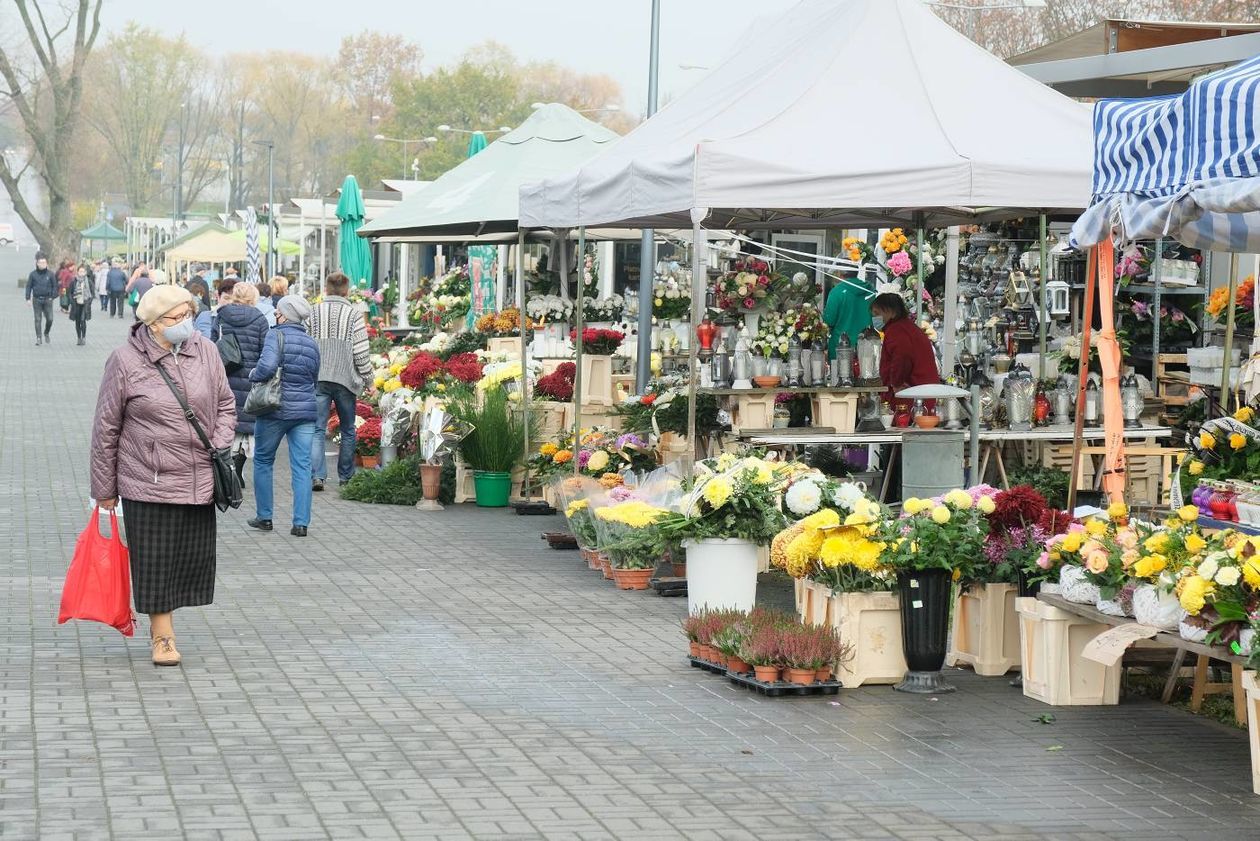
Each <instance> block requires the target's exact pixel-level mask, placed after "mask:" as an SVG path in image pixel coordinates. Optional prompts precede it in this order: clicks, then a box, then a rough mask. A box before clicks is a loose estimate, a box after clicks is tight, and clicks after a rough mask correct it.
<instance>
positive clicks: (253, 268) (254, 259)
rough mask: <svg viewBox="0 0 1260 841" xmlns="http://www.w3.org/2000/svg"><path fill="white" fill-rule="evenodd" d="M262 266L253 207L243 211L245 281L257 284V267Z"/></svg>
mask: <svg viewBox="0 0 1260 841" xmlns="http://www.w3.org/2000/svg"><path fill="white" fill-rule="evenodd" d="M261 265H262V252H261V251H260V250H259V248H258V214H257V213H256V212H254V208H253V205H251V206H250V207H248V208H246V210H245V281H246V282H247V283H258V281H259V280H261V279H262V278H261V276H260V275H259V267H260V266H261Z"/></svg>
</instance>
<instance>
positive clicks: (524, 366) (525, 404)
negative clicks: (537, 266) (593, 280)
mask: <svg viewBox="0 0 1260 841" xmlns="http://www.w3.org/2000/svg"><path fill="white" fill-rule="evenodd" d="M417 256H418V255H417ZM516 306H517V312H518V313H519V314H520V318H519V321H520V327H521V417H522V418H523V419H524V423H525V453H524V457H525V477H524V479H523V481H522V482H521V496H522V497H524V498H526V499H529V492H528V491H527V490H526V489H527V488H528V487H529V454H530V446H531V444H530V441H529V402H530V400H531V398H532V395H531V394H530V393H529V356H528V355H527V353H526V351H527V350H528V342H529V338H528V336H529V331H528V330H526V329H525V231H524V230H523V229H517V231H516ZM403 310H404V311H406V307H404V308H403ZM574 461H576V459H574Z"/></svg>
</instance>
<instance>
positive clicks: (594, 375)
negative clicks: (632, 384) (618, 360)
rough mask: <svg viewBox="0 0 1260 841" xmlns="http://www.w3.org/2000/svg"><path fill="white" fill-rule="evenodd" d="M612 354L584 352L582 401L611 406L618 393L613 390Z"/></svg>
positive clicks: (593, 404)
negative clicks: (601, 354) (603, 354)
mask: <svg viewBox="0 0 1260 841" xmlns="http://www.w3.org/2000/svg"><path fill="white" fill-rule="evenodd" d="M612 360H613V358H612V357H611V356H599V355H597V354H593V353H584V354H582V403H583V404H584V405H585V404H588V403H589V404H590V405H592V406H611V405H612V404H613V402H614V400H615V397H616V395H615V394H614V392H613V376H612Z"/></svg>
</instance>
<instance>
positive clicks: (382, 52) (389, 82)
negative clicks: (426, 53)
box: [336, 30, 423, 127]
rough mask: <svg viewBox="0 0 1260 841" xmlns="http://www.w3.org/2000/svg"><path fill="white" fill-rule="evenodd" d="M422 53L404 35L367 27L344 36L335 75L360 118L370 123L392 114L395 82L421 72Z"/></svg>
mask: <svg viewBox="0 0 1260 841" xmlns="http://www.w3.org/2000/svg"><path fill="white" fill-rule="evenodd" d="M422 55H423V53H422V52H421V51H420V47H418V46H417V45H415V44H413V43H411V42H410V41H408V40H406V39H405V38H403V37H402V36H401V35H390V34H385V33H381V32H372V31H370V30H364V31H363V32H360V33H359V34H358V35H347V36H346V37H344V38H342V39H341V49H340V50H338V52H337V76H336V79H337V83H338V84H339V85H340V86H341V89H342V91H343V92H344V93H345V95H346V99H347V100H348V104H349V107H350V110H351V111H352V112H353V114H354V116H355V118H356V119H357V121H358V122H360V123H361V124H362V125H364V126H365V127H370V126H371V125H372V123H373V122H377V121H385V120H388V119H389V118H390V116H391V114H392V112H393V98H392V96H391V91H392V90H393V87H394V84H395V83H396V82H398V81H399V80H403V79H409V78H414V77H415V76H416V75H417V74H418V73H419V72H420V58H421V56H422Z"/></svg>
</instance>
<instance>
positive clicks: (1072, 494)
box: [1067, 233, 1111, 514]
mask: <svg viewBox="0 0 1260 841" xmlns="http://www.w3.org/2000/svg"><path fill="white" fill-rule="evenodd" d="M1107 236H1111V234H1110V233H1108V234H1107ZM1086 260H1087V262H1086V266H1088V269H1087V270H1086V272H1085V314H1084V315H1083V316H1082V318H1081V365H1080V368H1079V370H1078V371H1077V374H1078V375H1079V377H1080V381H1079V382H1078V383H1077V384H1076V429H1075V432H1074V434H1073V435H1072V475H1071V476H1069V477H1068V498H1067V510H1068V513H1069V514H1071V513H1072V512H1073V511H1074V510H1076V491H1077V487H1076V484H1077V477H1078V476H1079V475H1080V472H1081V446H1082V443H1083V442H1082V441H1081V436H1082V434H1084V431H1085V384H1086V383H1087V382H1088V381H1089V339H1090V332H1091V331H1092V329H1093V326H1094V299H1095V298H1096V297H1098V265H1097V262H1096V260H1097V255H1096V253H1095V249H1094V248H1091V249H1089V255H1088V256H1087V257H1086Z"/></svg>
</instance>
